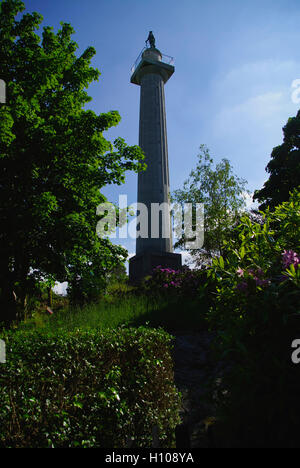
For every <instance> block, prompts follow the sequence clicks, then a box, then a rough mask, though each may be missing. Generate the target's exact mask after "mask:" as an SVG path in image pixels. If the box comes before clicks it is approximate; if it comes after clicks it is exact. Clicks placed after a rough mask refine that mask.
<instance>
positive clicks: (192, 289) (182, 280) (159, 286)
mask: <svg viewBox="0 0 300 468" xmlns="http://www.w3.org/2000/svg"><path fill="white" fill-rule="evenodd" d="M206 281H207V276H206V270H190V269H188V268H187V267H184V268H183V269H182V270H173V269H172V268H164V267H162V266H161V265H159V266H157V267H156V268H154V270H153V274H152V276H151V277H150V278H148V279H147V280H146V281H145V283H144V287H145V289H146V290H148V291H149V292H151V293H154V294H155V293H160V294H164V293H167V294H168V295H170V294H172V293H173V294H180V295H189V297H191V296H195V295H197V294H198V292H199V288H200V287H202V286H203V287H204V285H205V283H206Z"/></svg>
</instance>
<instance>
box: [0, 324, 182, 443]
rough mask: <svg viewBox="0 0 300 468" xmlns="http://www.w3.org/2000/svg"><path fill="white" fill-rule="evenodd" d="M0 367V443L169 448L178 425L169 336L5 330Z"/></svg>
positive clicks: (131, 332) (144, 331)
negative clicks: (155, 442)
mask: <svg viewBox="0 0 300 468" xmlns="http://www.w3.org/2000/svg"><path fill="white" fill-rule="evenodd" d="M2 338H4V339H5V341H6V343H7V363H6V364H5V365H1V366H0V386H1V393H0V446H1V447H5V448H8V447H18V448H21V447H26V448H29V447H30V448H34V447H35V448H43V447H54V448H59V447H60V448H70V447H72V448H73V447H81V448H83V447H88V448H90V447H118V448H122V447H126V446H128V444H129V441H130V443H131V444H133V445H132V446H134V447H148V448H150V447H151V446H152V445H151V443H152V428H153V426H157V427H158V428H159V434H160V440H161V443H162V446H164V447H170V446H171V445H172V443H173V442H174V441H173V439H172V437H173V436H172V434H173V432H174V428H175V426H176V425H177V424H178V422H179V417H178V408H179V395H178V393H177V391H176V388H175V386H174V382H173V368H172V358H171V355H170V343H171V337H170V336H169V335H168V334H166V333H165V332H163V331H162V330H151V329H146V328H139V329H126V328H121V329H117V330H114V331H113V330H107V331H105V332H103V331H102V332H101V331H99V330H94V331H88V332H84V331H79V330H77V331H75V332H72V333H67V332H63V331H60V332H57V333H55V334H49V333H48V334H46V333H44V332H43V333H41V332H24V331H17V332H14V333H12V332H10V333H7V334H5V336H3V335H2Z"/></svg>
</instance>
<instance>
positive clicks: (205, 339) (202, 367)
mask: <svg viewBox="0 0 300 468" xmlns="http://www.w3.org/2000/svg"><path fill="white" fill-rule="evenodd" d="M171 334H172V335H173V336H174V337H175V343H174V350H173V359H174V373H175V383H176V386H177V388H178V390H179V391H180V392H181V393H182V397H183V406H182V411H181V417H182V420H183V424H182V426H181V427H179V428H178V432H177V440H178V444H179V445H181V446H182V447H186V446H187V445H188V443H190V447H191V448H196V447H202V448H209V447H212V446H213V440H212V438H211V431H210V422H212V421H213V419H211V418H213V417H214V408H213V404H212V402H211V401H209V398H207V394H209V393H208V391H207V385H208V382H209V380H211V379H217V378H218V376H219V375H220V370H221V368H222V366H221V365H220V364H218V365H216V364H215V363H214V362H213V360H212V359H211V352H210V349H211V342H212V339H213V336H212V334H211V333H209V332H207V331H197V332H191V331H186V332H185V331H183V332H173V333H171ZM188 440H189V441H190V442H188Z"/></svg>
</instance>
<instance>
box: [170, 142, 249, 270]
mask: <svg viewBox="0 0 300 468" xmlns="http://www.w3.org/2000/svg"><path fill="white" fill-rule="evenodd" d="M197 158H198V162H197V165H196V168H195V169H194V170H192V171H191V173H190V175H189V178H188V179H187V180H186V181H185V182H184V185H183V189H179V190H175V192H174V193H173V195H172V200H173V201H176V202H177V203H180V204H182V205H183V204H184V203H192V204H193V205H194V206H195V205H196V203H203V204H204V245H203V248H202V249H200V250H199V249H197V250H196V249H195V250H191V251H190V253H191V254H192V256H193V257H194V258H193V260H194V261H195V262H196V264H201V263H202V262H203V261H205V260H207V259H210V258H211V257H212V256H214V255H215V254H218V255H222V253H223V241H224V240H226V239H227V238H228V236H229V235H230V232H231V228H232V226H233V224H234V222H235V220H236V218H237V216H238V215H239V213H240V211H241V210H242V209H243V208H244V206H245V197H244V195H245V192H247V191H246V190H245V185H246V181H245V180H243V179H240V178H239V177H237V176H236V175H234V174H233V171H232V167H231V165H230V162H229V161H228V160H227V159H222V160H221V162H220V163H219V164H217V165H216V167H215V169H214V168H213V159H212V158H211V156H210V154H209V150H208V148H207V147H206V146H205V145H201V146H200V153H199V154H198V156H197ZM186 240H187V239H185V237H184V235H183V236H182V238H181V239H179V241H178V242H177V244H176V245H177V246H181V247H182V248H185V242H186Z"/></svg>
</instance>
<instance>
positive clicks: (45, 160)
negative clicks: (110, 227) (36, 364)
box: [0, 0, 143, 320]
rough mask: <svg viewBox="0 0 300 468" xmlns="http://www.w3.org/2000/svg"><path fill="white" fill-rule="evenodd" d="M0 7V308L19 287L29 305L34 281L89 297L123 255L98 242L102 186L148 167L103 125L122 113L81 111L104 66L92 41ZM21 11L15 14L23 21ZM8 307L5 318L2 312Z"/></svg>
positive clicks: (17, 6)
mask: <svg viewBox="0 0 300 468" xmlns="http://www.w3.org/2000/svg"><path fill="white" fill-rule="evenodd" d="M1 6H2V8H1V12H0V42H1V51H0V63H1V79H3V80H4V81H5V82H6V84H7V103H6V104H5V105H2V106H1V107H0V122H1V123H0V199H1V203H0V219H1V226H2V232H1V238H0V255H1V268H0V284H1V302H2V307H1V314H2V317H1V318H0V320H3V319H4V318H9V317H10V318H11V317H12V316H13V315H14V312H15V307H14V306H15V302H14V300H13V291H14V292H15V294H16V296H17V298H18V300H19V304H20V307H21V308H22V309H23V310H24V303H25V298H26V295H27V294H30V293H31V286H32V283H34V282H36V281H40V280H41V279H48V278H49V277H51V278H55V280H57V281H61V282H63V281H68V282H69V284H70V288H71V290H72V291H73V292H74V290H76V291H77V292H78V294H77V296H76V294H73V293H72V294H71V295H72V298H73V299H74V300H77V299H78V301H79V302H84V301H86V300H90V298H93V297H94V295H95V290H96V289H99V288H101V287H102V286H103V281H104V278H105V276H106V274H107V273H108V272H110V271H111V269H113V268H115V267H116V265H118V264H119V263H121V262H123V261H124V259H125V258H126V256H127V252H126V251H125V249H123V248H122V247H120V246H116V245H113V244H112V243H111V242H110V241H109V240H108V238H102V239H99V238H98V237H97V235H96V225H97V222H98V220H99V216H98V215H97V214H96V208H97V206H98V205H99V204H100V203H102V202H104V201H106V199H105V197H104V196H103V195H102V194H101V192H100V189H101V188H102V187H104V186H105V185H107V184H121V183H123V182H124V178H125V172H126V171H127V170H134V171H139V170H141V169H142V168H143V165H142V163H141V160H142V159H143V155H142V152H141V150H140V148H139V147H137V146H132V147H129V146H127V145H126V144H125V142H124V140H123V139H121V138H117V139H116V140H115V141H114V144H112V143H110V142H109V141H108V140H106V139H105V137H104V136H103V132H104V131H106V130H108V129H109V128H110V127H112V126H115V125H117V124H118V123H119V121H120V116H119V114H118V112H117V111H111V112H107V113H105V114H99V115H97V114H95V113H94V112H92V111H91V110H84V109H83V108H84V106H85V105H86V104H87V103H88V102H89V101H90V100H91V98H90V97H89V96H88V94H87V92H86V88H87V87H88V85H89V84H90V83H91V82H93V81H95V80H98V78H99V75H100V72H99V71H98V70H97V69H95V68H93V67H91V60H92V58H93V56H94V55H95V50H94V49H93V48H92V47H89V48H87V49H86V50H85V51H84V52H83V53H82V54H81V55H80V56H77V55H76V53H75V52H76V50H77V48H78V46H77V44H76V43H75V42H74V41H73V40H72V34H73V32H74V31H73V29H72V27H71V26H70V25H69V24H67V23H61V29H60V30H59V31H58V32H57V33H54V32H53V29H52V28H51V27H44V29H43V33H42V39H41V38H40V37H39V36H38V35H37V34H36V29H37V28H38V27H39V24H40V23H41V21H42V17H41V16H40V15H39V14H38V13H32V14H25V15H23V16H22V17H19V16H17V15H18V13H19V12H21V11H22V10H23V9H24V5H23V3H22V2H21V1H19V0H6V1H4V2H2V4H1ZM17 18H18V19H17ZM5 313H6V316H7V317H5V316H4V314H5Z"/></svg>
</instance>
